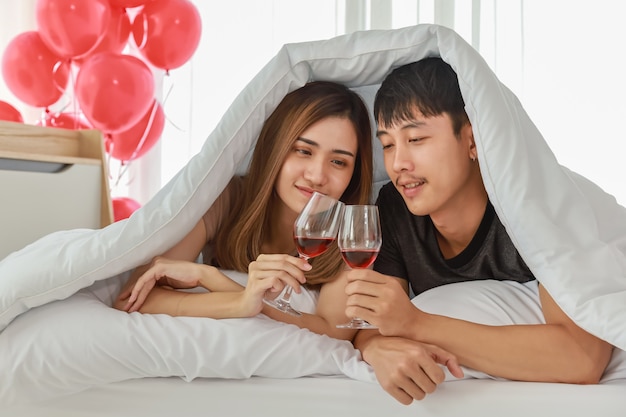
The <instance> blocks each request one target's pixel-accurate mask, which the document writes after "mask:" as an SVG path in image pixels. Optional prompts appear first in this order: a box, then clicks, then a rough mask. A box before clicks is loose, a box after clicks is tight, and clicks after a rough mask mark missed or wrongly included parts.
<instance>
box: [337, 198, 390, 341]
mask: <svg viewBox="0 0 626 417" xmlns="http://www.w3.org/2000/svg"><path fill="white" fill-rule="evenodd" d="M337 243H338V245H339V250H340V251H341V256H342V257H343V260H344V261H345V263H346V264H348V266H349V267H350V268H367V267H369V266H370V265H371V264H372V263H374V260H375V259H376V257H377V256H378V252H379V251H380V246H381V245H382V235H381V231H380V218H379V216H378V207H377V206H375V205H351V206H346V208H345V210H344V215H343V221H342V223H341V227H340V229H339V236H338V237H337ZM337 327H338V328H340V329H376V326H374V325H372V324H369V323H368V322H367V321H365V320H363V319H360V318H358V317H354V318H353V319H352V320H350V322H348V323H345V324H339V325H337Z"/></svg>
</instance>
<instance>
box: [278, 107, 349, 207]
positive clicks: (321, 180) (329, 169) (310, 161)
mask: <svg viewBox="0 0 626 417" xmlns="http://www.w3.org/2000/svg"><path fill="white" fill-rule="evenodd" d="M357 146H358V145H357V135H356V131H355V130H354V127H353V126H352V123H351V122H350V120H348V119H347V118H340V117H327V118H325V119H322V120H320V121H319V122H317V123H314V124H313V125H311V126H310V127H309V128H308V129H307V130H305V131H304V132H303V133H302V135H301V136H300V137H299V138H297V139H296V141H295V142H294V144H293V146H292V148H291V150H290V151H289V153H288V154H287V157H286V158H285V161H284V162H283V165H282V167H281V169H280V173H279V174H278V178H277V179H276V183H275V184H274V189H275V190H276V193H277V194H278V197H279V199H280V203H282V205H283V206H284V208H286V209H288V210H290V211H292V212H293V213H295V214H298V213H300V211H302V209H303V208H304V206H305V204H306V203H307V201H309V198H310V197H311V195H312V194H313V192H314V191H317V192H319V193H322V194H326V195H329V196H331V197H334V198H336V199H339V198H340V197H341V196H342V195H343V193H344V191H345V189H346V188H347V187H348V184H349V183H350V180H351V178H352V173H353V172H354V165H355V162H356V155H357Z"/></svg>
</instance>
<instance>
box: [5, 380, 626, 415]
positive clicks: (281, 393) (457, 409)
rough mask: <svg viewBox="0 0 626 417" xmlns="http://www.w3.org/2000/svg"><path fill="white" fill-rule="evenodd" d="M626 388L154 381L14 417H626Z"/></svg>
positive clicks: (94, 392)
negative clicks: (399, 392)
mask: <svg viewBox="0 0 626 417" xmlns="http://www.w3.org/2000/svg"><path fill="white" fill-rule="evenodd" d="M625 393H626V380H621V381H617V382H614V383H612V384H604V385H587V386H582V385H566V384H549V383H531V382H514V381H494V380H488V379H474V380H461V381H451V382H446V383H444V384H442V385H440V386H439V388H438V389H437V391H436V392H435V393H433V394H431V395H430V396H428V397H427V399H426V400H424V401H419V402H414V403H413V404H412V405H410V406H404V405H402V404H400V403H398V402H396V401H395V400H393V399H392V398H391V397H390V396H389V395H388V394H387V393H386V392H384V391H383V390H382V388H380V387H379V386H378V385H375V384H369V383H365V382H359V381H355V380H352V379H349V378H345V377H314V378H299V379H271V378H261V377H253V378H250V379H245V380H222V379H199V380H195V381H193V382H191V383H188V382H185V381H183V380H181V379H178V378H148V379H142V380H131V381H124V382H119V383H114V384H108V385H104V386H100V387H94V388H91V389H89V390H87V391H84V392H81V393H79V394H75V395H70V396H67V397H61V398H56V399H54V400H50V401H45V402H42V403H40V404H30V405H25V406H17V407H13V408H10V409H7V410H6V411H5V413H4V414H2V416H6V417H34V416H46V417H85V416H90V417H99V416H102V417H104V416H106V417H112V416H116V417H126V416H128V417H174V416H181V417H196V416H198V417H200V416H233V417H235V416H242V417H243V416H245V417H264V416H268V417H269V416H271V417H307V416H316V417H319V416H333V417H334V416H341V417H351V416H354V417H370V416H371V417H383V416H393V417H403V416H407V417H408V416H412V417H416V416H419V417H435V416H437V417H442V416H445V417H451V416H464V417H473V416H476V417H491V416H493V417H495V416H501V417H504V416H506V417H530V416H538V417H544V416H555V417H556V416H559V417H589V416H597V417H623V416H624V415H625V413H626V397H624V394H625Z"/></svg>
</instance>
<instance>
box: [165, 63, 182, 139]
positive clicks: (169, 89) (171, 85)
mask: <svg viewBox="0 0 626 417" xmlns="http://www.w3.org/2000/svg"><path fill="white" fill-rule="evenodd" d="M165 75H166V76H167V77H168V78H169V74H168V73H166V74H165ZM169 79H170V80H171V78H169ZM173 89H174V82H173V81H172V82H171V83H170V85H169V87H168V88H167V92H166V93H165V97H164V98H163V104H162V105H163V110H165V108H166V107H165V106H166V104H167V100H168V99H169V97H170V94H171V93H172V90H173ZM164 113H165V112H164ZM165 120H167V122H168V123H169V124H171V125H172V126H174V129H176V130H178V131H179V132H184V130H183V128H181V127H180V126H178V125H177V124H176V123H174V122H173V121H172V119H170V118H169V117H167V113H165Z"/></svg>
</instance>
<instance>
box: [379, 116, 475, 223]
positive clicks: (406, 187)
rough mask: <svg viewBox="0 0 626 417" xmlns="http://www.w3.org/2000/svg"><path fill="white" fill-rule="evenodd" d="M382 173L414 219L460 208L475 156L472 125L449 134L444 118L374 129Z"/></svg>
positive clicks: (419, 118)
mask: <svg viewBox="0 0 626 417" xmlns="http://www.w3.org/2000/svg"><path fill="white" fill-rule="evenodd" d="M377 136H378V138H379V139H380V141H381V144H382V146H383V155H384V161H385V168H386V170H387V174H388V175H389V178H390V179H391V181H393V183H394V184H395V186H396V188H397V190H398V191H399V192H400V194H401V195H402V197H403V198H404V201H405V203H406V205H407V207H408V208H409V210H410V211H411V213H413V214H415V215H420V216H423V215H431V216H432V215H435V214H438V213H440V212H444V211H448V210H450V209H452V210H454V209H455V208H459V207H461V206H460V205H461V204H462V200H463V194H464V191H465V189H466V185H467V184H468V183H469V181H470V173H471V165H472V161H471V158H472V157H473V156H475V153H474V152H475V150H474V148H473V147H474V141H473V136H472V129H471V125H470V124H469V123H468V124H466V125H465V126H464V127H463V128H462V129H461V133H460V135H459V136H457V135H455V134H454V130H453V128H452V120H451V119H450V117H449V116H448V114H446V113H443V114H441V115H439V116H433V117H424V116H423V115H422V114H421V113H420V112H418V111H416V112H415V113H414V117H413V118H412V119H411V120H405V121H403V122H400V123H398V124H396V125H393V126H382V125H379V129H378V132H377Z"/></svg>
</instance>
